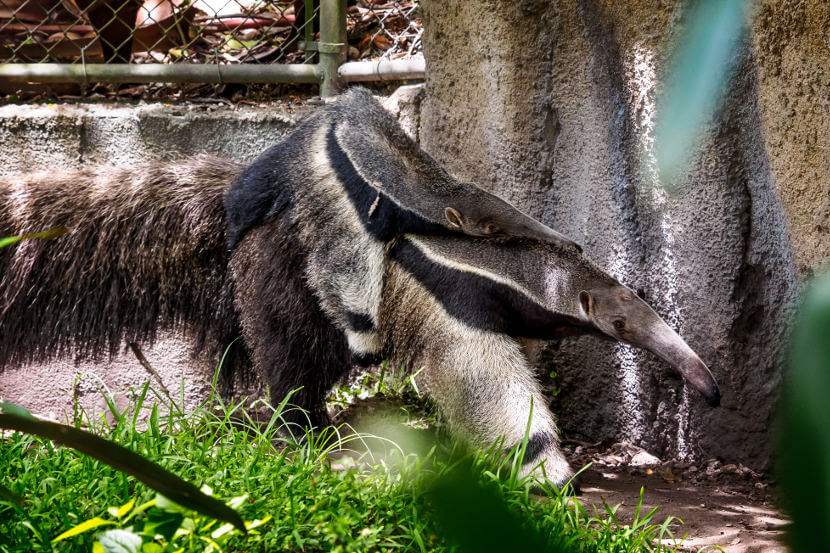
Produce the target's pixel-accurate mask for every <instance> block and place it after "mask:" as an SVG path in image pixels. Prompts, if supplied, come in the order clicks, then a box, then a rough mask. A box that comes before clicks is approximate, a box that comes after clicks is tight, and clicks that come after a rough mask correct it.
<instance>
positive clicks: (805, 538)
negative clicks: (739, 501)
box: [778, 275, 830, 553]
mask: <svg viewBox="0 0 830 553" xmlns="http://www.w3.org/2000/svg"><path fill="white" fill-rule="evenodd" d="M788 376H789V381H788V382H787V383H786V386H785V389H784V394H783V400H782V407H781V413H780V414H781V416H780V419H779V429H778V430H779V433H780V438H779V444H778V445H779V447H778V456H779V462H778V476H779V478H780V480H781V484H782V486H783V488H784V491H785V492H786V495H785V497H786V500H787V501H786V503H787V504H786V507H787V510H788V511H789V512H790V515H791V516H792V519H793V524H792V527H791V528H790V541H791V545H792V550H793V552H794V553H810V552H813V551H823V550H826V548H827V528H830V401H828V397H830V275H828V276H826V277H825V278H823V279H821V280H817V281H816V282H814V283H813V284H812V285H811V286H810V288H809V289H808V290H807V292H806V293H805V294H804V296H803V298H802V302H801V313H800V315H799V318H798V322H797V324H796V327H795V329H794V331H793V338H792V343H791V346H790V362H789V375H788Z"/></svg>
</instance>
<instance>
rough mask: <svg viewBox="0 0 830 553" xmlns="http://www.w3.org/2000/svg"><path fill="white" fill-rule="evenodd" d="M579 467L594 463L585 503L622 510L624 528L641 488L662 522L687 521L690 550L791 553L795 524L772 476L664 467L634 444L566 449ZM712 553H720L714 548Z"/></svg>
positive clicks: (721, 468)
mask: <svg viewBox="0 0 830 553" xmlns="http://www.w3.org/2000/svg"><path fill="white" fill-rule="evenodd" d="M566 449H567V450H568V453H569V459H570V461H571V463H572V464H573V466H584V465H585V464H587V463H589V462H590V463H592V465H591V466H590V467H589V468H588V469H586V470H585V471H584V472H583V473H582V474H581V485H582V495H581V496H580V497H579V501H580V503H582V505H583V506H585V507H586V509H588V510H589V512H592V507H590V506H594V507H596V508H597V509H598V510H599V512H600V513H602V512H604V510H605V507H604V504H608V505H611V506H613V505H617V504H619V505H620V507H619V509H618V510H617V517H618V519H619V520H620V521H621V523H630V522H631V520H632V519H633V517H634V511H635V509H636V506H637V500H638V498H639V494H640V488H643V490H644V494H643V509H644V510H645V512H648V511H649V510H651V509H652V508H654V507H659V510H658V511H657V514H656V515H655V518H656V520H658V521H660V520H663V519H664V518H665V517H666V516H674V517H677V518H679V519H681V520H682V521H683V524H682V526H680V527H679V528H676V530H675V534H676V535H677V536H683V535H684V534H688V537H687V538H686V539H685V541H684V542H683V544H682V547H681V550H683V551H698V550H699V549H700V548H701V547H704V546H714V545H717V546H720V547H722V548H723V549H724V551H726V552H728V553H761V552H763V553H784V552H786V551H788V549H787V547H786V546H785V545H784V541H785V540H784V528H785V527H786V525H787V524H788V521H787V520H786V518H785V517H784V515H783V514H782V513H781V511H780V510H779V509H778V508H777V507H776V506H775V504H774V503H773V500H772V494H771V493H770V488H769V481H768V480H767V479H766V478H765V476H764V475H762V474H760V473H757V472H755V471H752V470H751V469H748V468H746V467H743V466H740V465H722V464H721V463H719V462H718V461H717V460H714V459H712V460H709V461H707V462H705V463H701V464H699V465H695V464H689V463H682V462H661V461H659V460H657V459H656V458H655V457H653V456H651V455H649V454H648V453H646V452H644V451H643V450H640V449H639V448H636V447H634V446H630V445H627V444H614V445H613V446H611V447H610V448H601V447H599V446H585V445H576V446H569V447H567V448H566ZM712 550H715V549H714V548H713V549H712Z"/></svg>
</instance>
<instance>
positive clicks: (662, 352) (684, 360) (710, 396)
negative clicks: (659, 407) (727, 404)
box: [648, 321, 720, 407]
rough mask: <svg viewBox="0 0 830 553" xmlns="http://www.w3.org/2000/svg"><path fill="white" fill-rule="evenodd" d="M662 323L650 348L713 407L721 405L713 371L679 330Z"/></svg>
mask: <svg viewBox="0 0 830 553" xmlns="http://www.w3.org/2000/svg"><path fill="white" fill-rule="evenodd" d="M661 323H662V324H661V325H660V329H659V331H658V332H657V333H656V340H655V344H654V346H653V347H649V348H648V349H651V350H652V351H653V352H654V353H656V354H657V355H658V356H660V357H661V358H662V359H663V360H664V361H666V362H667V363H668V364H670V365H671V366H672V367H674V368H675V369H677V370H678V372H680V374H681V375H683V378H685V379H686V381H687V382H689V384H691V385H692V386H694V387H695V388H696V389H697V390H698V391H699V392H700V393H701V394H703V397H704V398H705V399H706V403H708V404H709V405H711V406H712V407H717V406H718V405H720V388H718V383H717V382H716V381H715V377H714V376H713V375H712V371H710V370H709V367H707V366H706V364H705V363H704V362H703V361H701V360H700V357H698V356H697V354H696V353H695V352H694V351H693V350H692V348H690V347H689V345H688V344H687V343H686V342H685V341H683V338H681V337H680V335H679V334H678V333H677V332H675V331H674V330H672V329H671V327H669V325H667V324H666V323H665V322H662V321H661Z"/></svg>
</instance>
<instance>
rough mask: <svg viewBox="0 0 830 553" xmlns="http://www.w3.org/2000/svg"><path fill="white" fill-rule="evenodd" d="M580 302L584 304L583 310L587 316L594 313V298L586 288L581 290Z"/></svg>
mask: <svg viewBox="0 0 830 553" xmlns="http://www.w3.org/2000/svg"><path fill="white" fill-rule="evenodd" d="M579 304H580V305H581V306H582V311H583V312H584V313H585V316H586V317H590V316H591V315H593V313H592V311H593V309H594V299H593V298H592V297H591V294H589V293H588V292H586V291H585V290H583V291H581V292H580V293H579Z"/></svg>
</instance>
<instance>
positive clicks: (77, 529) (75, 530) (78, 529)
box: [52, 517, 115, 543]
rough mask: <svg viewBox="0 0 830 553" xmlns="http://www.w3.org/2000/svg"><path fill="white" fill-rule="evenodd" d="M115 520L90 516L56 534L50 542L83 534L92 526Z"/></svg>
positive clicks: (110, 522) (96, 526)
mask: <svg viewBox="0 0 830 553" xmlns="http://www.w3.org/2000/svg"><path fill="white" fill-rule="evenodd" d="M112 524H115V522H113V521H111V520H104V519H102V518H101V517H95V518H91V519H89V520H85V521H83V522H82V523H80V524H79V525H77V526H74V527H72V528H70V529H69V530H67V531H66V532H64V533H63V534H61V535H60V536H58V537H57V538H55V539H53V540H52V543H55V542H59V541H62V540H65V539H66V538H71V537H72V536H77V535H78V534H83V533H84V532H87V531H89V530H92V529H93V528H98V527H100V526H106V525H112Z"/></svg>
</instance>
